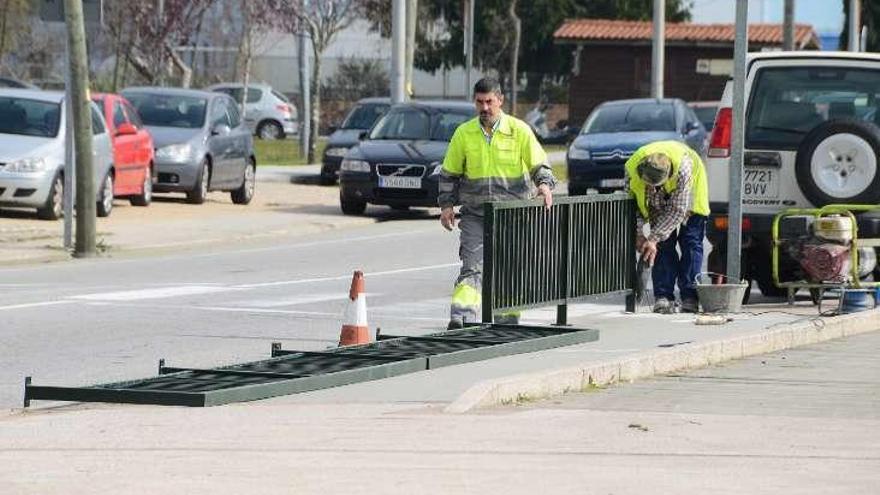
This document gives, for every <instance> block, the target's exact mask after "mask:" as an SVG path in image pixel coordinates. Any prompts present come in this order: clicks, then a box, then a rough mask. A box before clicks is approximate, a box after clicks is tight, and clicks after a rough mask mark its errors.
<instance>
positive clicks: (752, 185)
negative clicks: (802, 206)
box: [743, 168, 779, 198]
mask: <svg viewBox="0 0 880 495" xmlns="http://www.w3.org/2000/svg"><path fill="white" fill-rule="evenodd" d="M743 196H744V197H748V198H778V197H779V170H776V169H772V168H769V169H767V168H746V169H745V170H743Z"/></svg>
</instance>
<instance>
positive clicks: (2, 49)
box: [0, 2, 10, 60]
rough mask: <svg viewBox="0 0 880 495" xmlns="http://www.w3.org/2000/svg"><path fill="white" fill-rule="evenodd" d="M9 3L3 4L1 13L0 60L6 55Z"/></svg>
mask: <svg viewBox="0 0 880 495" xmlns="http://www.w3.org/2000/svg"><path fill="white" fill-rule="evenodd" d="M9 3H10V2H3V13H2V18H0V60H2V59H3V55H5V53H6V24H7V18H8V17H9V9H10V7H9Z"/></svg>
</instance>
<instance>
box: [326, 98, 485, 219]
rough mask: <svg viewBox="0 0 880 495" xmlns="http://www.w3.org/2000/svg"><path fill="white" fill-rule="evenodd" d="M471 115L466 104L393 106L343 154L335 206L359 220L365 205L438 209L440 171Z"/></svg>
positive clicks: (456, 102) (443, 103)
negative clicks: (451, 144) (458, 130)
mask: <svg viewBox="0 0 880 495" xmlns="http://www.w3.org/2000/svg"><path fill="white" fill-rule="evenodd" d="M474 116H475V110H474V106H473V104H472V103H470V102H459V101H413V102H409V103H402V104H398V105H395V106H393V107H391V109H390V110H389V111H388V113H386V114H385V115H383V116H382V118H381V119H380V120H379V121H378V122H376V124H375V125H374V126H373V128H372V130H371V131H370V132H369V134H368V135H365V136H364V139H363V140H362V141H361V142H360V143H359V144H357V145H356V146H355V147H353V148H352V149H351V150H349V151H348V153H347V154H346V155H345V159H343V160H342V165H341V166H340V169H339V204H340V206H341V207H342V212H343V213H345V214H346V215H360V214H362V213H363V212H364V210H365V209H366V207H367V204H368V203H369V204H377V205H387V206H390V207H392V208H395V209H406V208H409V207H410V206H423V207H432V206H437V187H438V183H439V176H440V166H441V163H442V162H443V156H444V155H445V154H446V147H447V146H448V145H449V140H450V139H452V134H453V133H454V132H455V129H456V128H457V127H458V126H459V125H460V124H462V123H464V122H465V121H467V120H469V119H471V118H473V117H474Z"/></svg>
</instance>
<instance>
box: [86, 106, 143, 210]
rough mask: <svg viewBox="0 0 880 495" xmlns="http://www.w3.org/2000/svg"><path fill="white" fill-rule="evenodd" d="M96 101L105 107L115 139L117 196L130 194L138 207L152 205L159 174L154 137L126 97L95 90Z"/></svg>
mask: <svg viewBox="0 0 880 495" xmlns="http://www.w3.org/2000/svg"><path fill="white" fill-rule="evenodd" d="M92 101H94V102H95V103H97V104H98V107H100V108H101V109H102V110H103V112H104V120H106V121H107V127H108V129H109V132H110V137H111V140H112V142H113V196H114V197H117V198H118V197H126V196H127V197H128V199H129V201H131V204H133V205H134V206H148V205H149V204H150V202H151V201H152V200H153V179H154V175H155V167H154V166H153V153H154V150H153V137H152V136H151V135H150V133H149V131H147V129H146V127H144V124H143V123H142V122H141V118H140V116H139V115H138V113H137V110H135V109H134V107H133V106H131V103H129V102H128V100H126V99H125V98H123V97H122V96H120V95H117V94H111V93H92Z"/></svg>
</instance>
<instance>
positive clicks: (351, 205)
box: [339, 192, 367, 215]
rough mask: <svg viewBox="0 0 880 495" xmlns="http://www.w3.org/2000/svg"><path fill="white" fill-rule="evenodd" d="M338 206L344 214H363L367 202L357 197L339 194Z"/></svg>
mask: <svg viewBox="0 0 880 495" xmlns="http://www.w3.org/2000/svg"><path fill="white" fill-rule="evenodd" d="M339 206H340V207H341V208H342V213H343V214H345V215H363V214H364V211H366V210H367V202H366V201H362V200H359V199H352V198H347V197H345V196H343V195H342V193H341V192H340V194H339Z"/></svg>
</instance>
